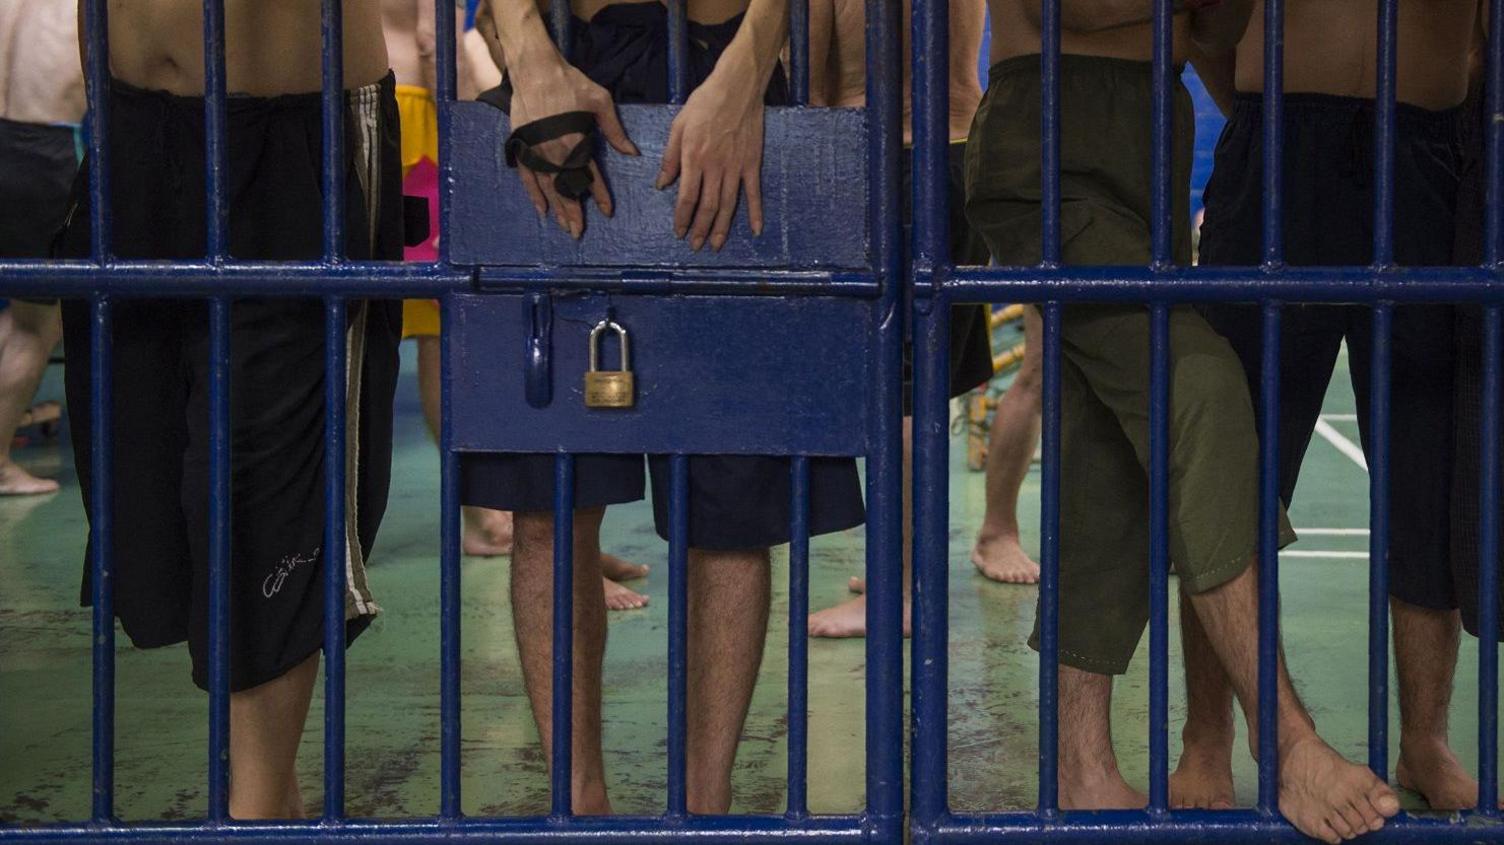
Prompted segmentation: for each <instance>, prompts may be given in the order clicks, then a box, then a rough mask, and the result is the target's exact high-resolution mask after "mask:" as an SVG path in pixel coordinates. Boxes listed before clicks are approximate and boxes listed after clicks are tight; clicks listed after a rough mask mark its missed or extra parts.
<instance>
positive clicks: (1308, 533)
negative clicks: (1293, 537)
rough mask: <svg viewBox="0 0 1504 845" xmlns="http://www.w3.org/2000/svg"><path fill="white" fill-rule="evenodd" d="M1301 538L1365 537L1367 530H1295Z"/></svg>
mask: <svg viewBox="0 0 1504 845" xmlns="http://www.w3.org/2000/svg"><path fill="white" fill-rule="evenodd" d="M1295 533H1296V534H1299V535H1300V536H1302V537H1367V536H1368V529H1367V528H1297V529H1295Z"/></svg>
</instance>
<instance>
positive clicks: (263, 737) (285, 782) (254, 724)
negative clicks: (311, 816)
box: [230, 653, 319, 820]
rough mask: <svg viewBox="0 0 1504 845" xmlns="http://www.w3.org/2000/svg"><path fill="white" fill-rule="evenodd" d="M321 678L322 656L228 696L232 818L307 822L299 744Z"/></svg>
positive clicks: (314, 656) (310, 658)
mask: <svg viewBox="0 0 1504 845" xmlns="http://www.w3.org/2000/svg"><path fill="white" fill-rule="evenodd" d="M318 674H319V656H318V654H317V653H315V654H314V655H313V656H312V657H309V658H308V659H307V660H304V661H303V662H302V663H299V664H298V665H297V666H295V667H293V668H292V669H290V670H288V671H287V673H286V674H284V675H282V676H281V677H279V678H274V679H273V680H270V681H267V682H266V683H264V684H262V685H260V686H257V687H252V688H251V689H248V690H243V691H241V692H236V693H231V694H230V816H231V818H235V819H240V820H246V819H297V818H302V817H303V799H302V797H301V795H300V794H299V792H298V768H297V763H298V743H299V742H300V741H302V739H303V723H304V722H305V721H306V720H307V718H308V703H309V701H310V700H311V699H312V698H313V683H314V680H315V679H316V678H317V677H318Z"/></svg>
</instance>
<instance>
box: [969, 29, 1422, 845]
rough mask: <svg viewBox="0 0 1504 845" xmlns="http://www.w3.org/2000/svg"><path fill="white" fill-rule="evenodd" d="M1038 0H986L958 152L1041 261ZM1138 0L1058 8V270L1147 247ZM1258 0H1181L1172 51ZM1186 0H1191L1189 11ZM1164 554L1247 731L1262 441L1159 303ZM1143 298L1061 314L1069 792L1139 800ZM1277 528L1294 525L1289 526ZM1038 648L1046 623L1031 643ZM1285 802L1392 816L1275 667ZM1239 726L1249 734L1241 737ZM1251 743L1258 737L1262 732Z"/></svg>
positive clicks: (1240, 397)
mask: <svg viewBox="0 0 1504 845" xmlns="http://www.w3.org/2000/svg"><path fill="white" fill-rule="evenodd" d="M1040 6H1041V4H1040V2H1039V0H991V2H990V8H991V15H992V32H993V42H992V60H993V62H994V64H993V66H992V70H991V74H990V83H991V84H990V85H989V87H988V90H987V95H986V97H985V98H984V100H983V103H982V106H981V109H980V110H979V112H978V114H977V118H976V121H975V123H974V124H973V126H972V131H971V138H970V141H969V143H968V150H967V160H966V183H967V203H966V210H967V216H968V217H969V218H970V220H971V222H972V224H973V226H974V227H975V228H977V229H978V230H980V231H981V233H982V236H983V237H984V238H985V239H986V241H987V244H988V246H989V247H990V249H991V251H992V255H993V258H994V259H996V260H997V261H998V263H1000V264H1005V265H1028V264H1034V263H1037V262H1038V261H1039V259H1040V243H1041V223H1042V221H1041V217H1042V208H1041V200H1040V191H1041V182H1042V180H1041V172H1040V151H1041V146H1040V93H1041V87H1042V77H1041V72H1040V56H1039V48H1040V39H1041V31H1040V29H1041V20H1040V19H1041V8H1040ZM1153 6H1154V3H1153V2H1152V1H1151V0H1142V2H1125V3H1115V4H1110V6H1109V4H1103V3H1101V2H1100V0H1062V2H1061V6H1060V15H1061V24H1062V29H1063V32H1062V34H1061V50H1062V53H1063V55H1062V56H1061V60H1060V71H1059V73H1060V76H1059V85H1060V96H1061V102H1062V111H1061V123H1060V194H1061V197H1062V201H1061V207H1060V228H1061V233H1062V247H1063V254H1062V255H1061V259H1062V260H1063V262H1064V263H1065V264H1069V265H1140V266H1142V265H1146V264H1148V263H1149V260H1150V257H1151V256H1150V240H1151V238H1150V224H1149V221H1150V220H1151V219H1152V212H1151V200H1150V196H1151V193H1152V190H1151V181H1152V180H1151V176H1150V173H1151V167H1150V162H1151V160H1152V149H1153V144H1152V143H1151V140H1152V135H1153V132H1152V128H1151V124H1150V113H1151V108H1150V104H1151V101H1152V98H1153V77H1154V74H1153V68H1152V65H1151V63H1150V56H1151V54H1152V37H1151V31H1150V21H1151V20H1152V8H1153ZM1251 6H1252V2H1251V0H1221V2H1215V0H1213V2H1205V0H1202V1H1201V2H1194V3H1192V2H1181V3H1176V4H1175V8H1176V11H1177V14H1176V15H1175V19H1174V22H1173V23H1174V29H1173V38H1174V44H1173V48H1174V61H1175V62H1176V64H1177V65H1179V64H1181V63H1183V62H1184V61H1185V60H1186V58H1187V56H1188V55H1189V54H1190V53H1191V51H1192V49H1196V50H1200V51H1202V52H1205V53H1207V54H1209V55H1220V54H1222V53H1225V52H1227V51H1228V50H1231V49H1232V48H1233V47H1234V46H1235V45H1236V44H1237V42H1238V40H1239V38H1240V37H1241V36H1242V34H1243V31H1244V29H1245V28H1246V26H1247V22H1248V16H1249V14H1250V12H1251ZM1187 7H1194V8H1187ZM1173 97H1174V106H1173V108H1174V112H1173V116H1174V120H1173V130H1172V131H1173V133H1174V134H1173V138H1172V149H1173V156H1174V157H1173V179H1174V185H1173V194H1172V203H1173V205H1172V211H1173V217H1172V219H1173V227H1174V228H1173V230H1172V243H1173V249H1174V256H1173V257H1174V258H1175V261H1176V263H1177V264H1180V265H1182V266H1185V265H1188V264H1190V226H1189V219H1188V217H1189V200H1190V164H1191V152H1192V147H1193V145H1194V132H1195V121H1194V114H1193V110H1192V106H1191V99H1190V95H1189V94H1188V93H1187V92H1186V90H1185V87H1184V86H1183V85H1181V84H1180V83H1179V80H1178V79H1177V80H1176V82H1175V90H1174V92H1173ZM1169 322H1170V348H1171V352H1170V356H1171V357H1170V371H1171V376H1170V378H1171V385H1170V396H1171V403H1170V404H1171V406H1170V409H1169V441H1170V442H1169V464H1170V491H1169V501H1170V514H1169V526H1170V537H1169V546H1170V551H1171V559H1172V560H1173V562H1174V565H1175V569H1176V571H1177V573H1178V574H1179V576H1180V582H1181V585H1182V587H1183V588H1184V589H1185V590H1186V591H1187V592H1188V593H1189V595H1190V600H1191V603H1192V604H1193V605H1194V607H1195V609H1196V613H1197V616H1198V617H1199V618H1200V619H1201V621H1202V623H1203V627H1204V628H1205V630H1206V634H1207V639H1208V641H1209V643H1210V645H1211V648H1212V651H1213V654H1214V655H1215V659H1216V660H1217V662H1218V664H1219V665H1220V666H1221V667H1222V669H1223V671H1225V672H1226V674H1227V676H1228V678H1229V679H1230V681H1231V683H1232V687H1233V689H1234V691H1235V693H1236V695H1237V698H1238V700H1239V701H1240V702H1242V704H1243V709H1244V713H1245V715H1246V716H1247V717H1248V723H1249V724H1250V725H1255V726H1256V725H1257V722H1258V720H1257V715H1256V708H1257V704H1258V681H1257V678H1258V648H1257V644H1258V590H1257V573H1256V571H1255V558H1256V555H1257V552H1258V547H1259V538H1258V519H1257V514H1258V504H1259V497H1258V481H1257V475H1258V474H1257V467H1256V463H1257V455H1258V438H1257V434H1256V433H1255V430H1254V425H1253V407H1252V404H1251V402H1250V401H1249V398H1248V389H1247V386H1246V384H1245V383H1244V378H1243V372H1242V368H1241V366H1240V365H1239V362H1238V358H1237V356H1236V355H1235V354H1234V352H1233V350H1232V348H1231V347H1230V346H1229V345H1228V344H1227V342H1226V341H1225V340H1223V339H1222V338H1221V337H1220V336H1218V335H1217V334H1216V333H1215V332H1213V331H1212V330H1211V328H1210V326H1208V325H1207V324H1206V321H1205V320H1203V319H1202V318H1201V317H1200V316H1199V315H1198V314H1197V313H1196V312H1195V311H1194V310H1192V309H1190V308H1186V307H1177V308H1174V309H1172V310H1171V312H1170V317H1169ZM1149 334H1150V330H1149V314H1148V312H1147V310H1146V309H1144V308H1142V307H1140V306H1118V305H1071V306H1068V307H1066V308H1065V309H1064V314H1063V317H1062V327H1061V349H1062V355H1061V361H1060V367H1061V383H1062V389H1061V402H1062V405H1063V409H1064V410H1063V412H1062V418H1063V427H1062V431H1061V438H1062V445H1061V463H1062V466H1061V474H1062V478H1063V481H1062V484H1061V488H1062V489H1061V498H1060V534H1061V545H1060V629H1059V637H1060V639H1059V661H1060V667H1059V671H1060V674H1059V683H1060V688H1059V696H1060V697H1059V717H1060V733H1059V739H1060V747H1059V749H1058V751H1059V755H1060V756H1059V764H1060V782H1059V784H1058V786H1059V798H1060V806H1061V807H1062V808H1066V809H1106V808H1115V807H1140V806H1143V805H1144V803H1145V798H1144V795H1143V794H1142V793H1140V792H1138V791H1137V790H1136V789H1134V788H1133V787H1132V786H1130V785H1129V784H1128V783H1127V782H1126V781H1125V780H1124V779H1123V776H1122V775H1121V774H1120V773H1119V771H1118V766H1117V759H1116V757H1115V755H1114V753H1113V748H1112V734H1111V729H1110V728H1111V712H1112V710H1111V703H1112V684H1113V676H1114V675H1118V674H1122V673H1123V672H1124V671H1125V670H1126V669H1127V668H1128V665H1129V662H1130V661H1131V660H1132V657H1133V654H1134V651H1135V650H1136V649H1137V646H1138V642H1139V639H1140V638H1141V637H1142V635H1143V629H1144V625H1145V623H1146V622H1147V620H1148V610H1149V595H1148V589H1147V587H1148V581H1149V578H1148V550H1149V531H1148V525H1149V502H1148V467H1147V464H1146V462H1147V457H1148V454H1149V448H1148V441H1149V430H1148V419H1147V414H1146V409H1147V408H1148V407H1149V370H1150V355H1149ZM1281 518H1282V524H1281V528H1282V529H1283V530H1282V531H1281V535H1282V536H1281V543H1282V544H1283V543H1288V542H1291V541H1293V539H1294V534H1293V532H1291V531H1290V530H1289V526H1288V523H1286V522H1284V521H1283V511H1281ZM1031 644H1033V645H1035V646H1036V647H1037V644H1038V631H1037V629H1036V632H1035V636H1034V637H1033V638H1031ZM1277 688H1278V713H1277V718H1278V725H1279V737H1278V738H1279V781H1280V793H1279V807H1280V811H1281V812H1282V813H1283V814H1284V815H1285V817H1286V818H1287V819H1289V820H1290V822H1292V823H1293V824H1294V825H1295V827H1296V828H1298V829H1299V830H1300V831H1302V832H1303V833H1305V834H1307V835H1308V836H1313V837H1316V838H1319V839H1322V840H1325V841H1327V842H1330V843H1337V842H1340V841H1341V840H1343V839H1350V838H1353V837H1355V836H1358V835H1361V834H1363V833H1367V832H1369V831H1373V830H1378V829H1379V828H1381V827H1382V826H1383V824H1384V821H1385V819H1386V818H1388V817H1389V816H1392V815H1394V814H1395V813H1396V812H1398V811H1399V802H1398V801H1397V800H1396V798H1395V796H1394V793H1393V791H1392V790H1390V788H1389V787H1388V786H1387V785H1386V784H1384V783H1383V782H1381V781H1380V780H1378V778H1376V777H1374V775H1373V773H1372V772H1370V771H1369V770H1368V769H1367V768H1365V767H1363V766H1359V765H1355V764H1353V763H1350V762H1348V761H1347V760H1344V759H1343V758H1342V757H1341V756H1340V755H1338V754H1337V752H1336V751H1334V750H1333V749H1332V748H1331V747H1330V746H1328V745H1327V744H1326V743H1325V742H1323V741H1322V740H1321V739H1320V738H1319V737H1318V736H1317V735H1316V732H1315V730H1314V728H1313V726H1312V722H1311V719H1310V716H1309V715H1308V714H1307V712H1306V710H1305V708H1304V706H1303V705H1302V704H1301V702H1300V700H1299V698H1298V697H1297V696H1296V694H1295V689H1294V686H1293V685H1292V684H1291V682H1290V679H1289V676H1288V674H1287V673H1286V672H1285V671H1284V668H1283V664H1281V671H1280V676H1279V679H1278V687H1277ZM1250 741H1252V737H1250ZM1252 747H1254V748H1256V747H1257V745H1256V744H1254V745H1253V746H1252Z"/></svg>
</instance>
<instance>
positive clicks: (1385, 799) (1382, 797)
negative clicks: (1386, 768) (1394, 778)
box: [1368, 778, 1400, 820]
mask: <svg viewBox="0 0 1504 845" xmlns="http://www.w3.org/2000/svg"><path fill="white" fill-rule="evenodd" d="M1368 803H1369V805H1370V806H1372V807H1373V809H1374V812H1376V813H1378V814H1379V816H1380V817H1381V820H1382V819H1387V818H1389V817H1390V816H1393V815H1394V814H1395V813H1398V812H1399V811H1400V799H1399V797H1398V796H1396V795H1395V794H1394V790H1392V789H1390V788H1389V784H1387V783H1384V782H1383V781H1380V780H1379V779H1378V778H1374V784H1373V788H1372V789H1370V790H1369V791H1368Z"/></svg>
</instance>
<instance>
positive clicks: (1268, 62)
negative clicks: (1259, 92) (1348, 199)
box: [1264, 0, 1285, 268]
mask: <svg viewBox="0 0 1504 845" xmlns="http://www.w3.org/2000/svg"><path fill="white" fill-rule="evenodd" d="M1284 92H1285V0H1265V2H1264V266H1265V267H1269V268H1273V267H1278V266H1279V265H1281V264H1283V263H1284V261H1285V243H1284V238H1283V236H1282V234H1281V227H1282V226H1283V223H1284V213H1285V212H1284V173H1285V144H1284V138H1285V135H1284V132H1285V93H1284Z"/></svg>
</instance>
